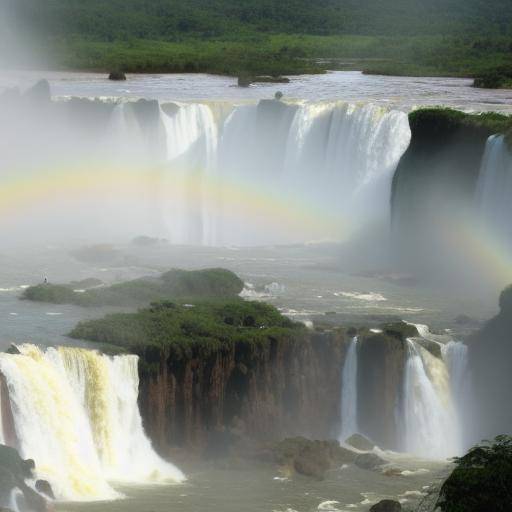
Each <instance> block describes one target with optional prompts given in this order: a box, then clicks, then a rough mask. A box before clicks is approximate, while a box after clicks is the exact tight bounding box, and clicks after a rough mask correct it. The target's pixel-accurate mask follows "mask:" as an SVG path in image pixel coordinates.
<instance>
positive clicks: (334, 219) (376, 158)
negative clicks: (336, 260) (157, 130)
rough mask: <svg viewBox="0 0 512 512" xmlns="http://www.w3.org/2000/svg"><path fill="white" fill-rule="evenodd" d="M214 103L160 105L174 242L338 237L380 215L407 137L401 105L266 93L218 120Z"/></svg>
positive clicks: (385, 212) (385, 214)
mask: <svg viewBox="0 0 512 512" xmlns="http://www.w3.org/2000/svg"><path fill="white" fill-rule="evenodd" d="M162 108H163V106H162ZM212 108H213V107H212V106H211V105H207V104H182V105H175V108H174V110H173V112H172V115H170V114H169V113H167V112H164V111H162V114H161V115H162V120H163V124H164V126H165V130H166V134H167V156H168V166H169V170H168V172H167V176H166V180H171V182H172V183H173V185H172V187H171V188H172V190H173V195H172V201H170V210H169V214H168V219H169V222H168V224H169V231H170V233H171V235H170V238H171V240H172V241H174V242H177V243H199V244H205V245H231V244H235V245H249V244H268V243H287V242H304V241H307V240H309V239H319V238H335V239H339V238H344V237H346V236H348V235H349V234H350V233H351V232H353V231H354V230H357V229H359V228H361V227H364V226H366V225H368V224H371V223H374V222H378V221H380V222H386V220H387V218H388V217H389V211H388V210H389V204H388V203H389V195H390V186H391V179H392V174H393V172H394V169H395V167H396V165H397V163H398V161H399V159H400V157H401V155H402V154H403V153H404V151H405V149H406V148H407V146H408V144H409V141H410V129H409V124H408V120H407V115H406V114H405V113H403V112H398V111H389V110H385V109H383V108H381V107H377V106H374V105H371V104H366V105H359V104H358V105H355V104H349V103H344V102H319V103H314V102H313V103H310V102H305V103H284V102H279V101H274V100H263V101H260V102H259V103H258V104H243V105H233V106H232V109H231V111H230V113H229V115H228V116H227V117H226V118H225V119H223V118H220V119H219V116H215V115H214V114H213V111H212ZM164 188H165V187H164ZM177 191H179V193H176V192H177Z"/></svg>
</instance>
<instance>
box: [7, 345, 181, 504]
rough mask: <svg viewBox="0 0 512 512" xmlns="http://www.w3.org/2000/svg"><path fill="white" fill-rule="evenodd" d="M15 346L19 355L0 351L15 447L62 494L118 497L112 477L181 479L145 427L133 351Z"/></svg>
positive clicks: (67, 497)
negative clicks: (154, 446)
mask: <svg viewBox="0 0 512 512" xmlns="http://www.w3.org/2000/svg"><path fill="white" fill-rule="evenodd" d="M18 348H19V350H20V352H21V353H20V354H17V355H12V354H5V353H2V354H0V373H1V374H2V375H3V376H4V378H5V380H6V382H7V388H8V391H9V397H8V398H9V400H10V406H11V410H12V416H13V418H12V420H13V423H14V429H15V433H16V438H17V444H18V448H19V451H20V454H21V455H22V456H23V457H25V458H32V459H34V460H35V462H36V471H37V476H38V478H43V479H46V480H48V481H49V482H50V483H51V485H52V488H53V490H54V493H55V495H56V496H57V498H58V499H65V500H95V499H111V498H115V497H116V496H117V493H116V492H115V491H114V489H113V488H112V487H111V486H110V484H109V482H110V481H130V482H157V481H182V480H183V479H184V476H183V474H182V473H181V471H180V470H179V469H177V468H176V467H175V466H173V465H172V464H170V463H167V462H165V461H163V460H162V459H161V458H160V457H159V456H158V455H157V454H156V453H155V452H154V451H153V449H152V447H151V443H150V441H149V440H148V438H147V437H146V435H145V433H144V430H143V427H142V420H141V416H140V413H139V409H138V405H137V396H138V385H139V382H138V371H137V357H136V356H132V355H125V356H115V357H108V356H106V355H102V354H99V353H98V352H95V351H91V350H84V349H78V348H65V347H59V348H48V349H47V350H46V351H44V352H43V351H41V350H40V349H39V348H37V347H36V346H34V345H28V344H26V345H21V346H20V347H18ZM2 398H3V399H5V397H2ZM4 420H5V419H4ZM2 423H5V421H3V422H2Z"/></svg>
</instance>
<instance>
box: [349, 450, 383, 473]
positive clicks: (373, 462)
mask: <svg viewBox="0 0 512 512" xmlns="http://www.w3.org/2000/svg"><path fill="white" fill-rule="evenodd" d="M354 464H355V465H356V466H357V467H359V468H361V469H367V470H369V471H373V470H375V469H377V468H378V467H380V466H383V465H384V464H387V462H386V461H385V460H384V459H381V458H380V457H379V456H378V455H376V454H375V453H361V454H360V455H358V456H357V457H356V459H355V460H354Z"/></svg>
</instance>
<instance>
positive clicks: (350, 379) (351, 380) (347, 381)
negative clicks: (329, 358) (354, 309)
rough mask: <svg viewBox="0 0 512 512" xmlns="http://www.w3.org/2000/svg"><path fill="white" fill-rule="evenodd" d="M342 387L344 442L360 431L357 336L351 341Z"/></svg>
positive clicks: (342, 438)
mask: <svg viewBox="0 0 512 512" xmlns="http://www.w3.org/2000/svg"><path fill="white" fill-rule="evenodd" d="M341 385H342V387H341V431H340V436H339V438H340V441H341V442H343V441H345V440H346V439H348V438H349V437H350V436H351V435H352V434H355V433H357V432H358V426H357V336H354V337H353V338H352V340H351V341H350V344H349V347H348V350H347V355H346V358H345V363H344V365H343V373H342V384H341Z"/></svg>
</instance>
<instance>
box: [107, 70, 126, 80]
mask: <svg viewBox="0 0 512 512" xmlns="http://www.w3.org/2000/svg"><path fill="white" fill-rule="evenodd" d="M108 79H109V80H120V81H122V80H126V75H125V74H124V73H123V72H122V71H112V73H110V75H108Z"/></svg>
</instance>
